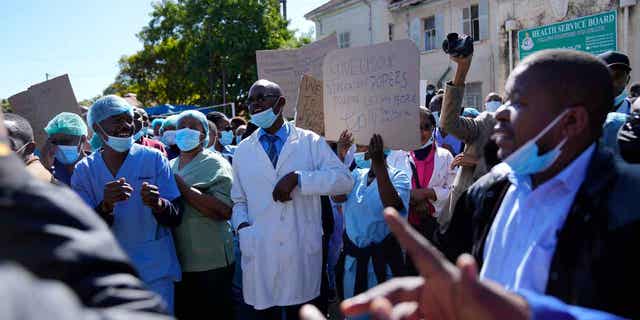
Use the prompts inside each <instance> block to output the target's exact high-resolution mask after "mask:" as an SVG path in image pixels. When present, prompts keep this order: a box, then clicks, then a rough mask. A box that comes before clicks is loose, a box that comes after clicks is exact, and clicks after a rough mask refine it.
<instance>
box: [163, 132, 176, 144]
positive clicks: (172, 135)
mask: <svg viewBox="0 0 640 320" xmlns="http://www.w3.org/2000/svg"><path fill="white" fill-rule="evenodd" d="M160 140H161V141H162V143H164V144H165V145H166V146H172V145H175V144H176V131H175V130H169V131H165V132H164V133H163V134H162V137H161V138H160Z"/></svg>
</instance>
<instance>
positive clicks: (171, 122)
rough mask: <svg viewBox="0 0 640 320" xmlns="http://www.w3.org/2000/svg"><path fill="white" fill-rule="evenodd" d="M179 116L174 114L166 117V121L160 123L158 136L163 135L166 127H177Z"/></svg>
mask: <svg viewBox="0 0 640 320" xmlns="http://www.w3.org/2000/svg"><path fill="white" fill-rule="evenodd" d="M179 116H180V115H179V114H174V115H172V116H168V117H167V118H166V119H164V121H162V127H160V134H162V133H164V130H165V129H166V128H167V127H170V126H172V127H176V128H177V127H178V117H179Z"/></svg>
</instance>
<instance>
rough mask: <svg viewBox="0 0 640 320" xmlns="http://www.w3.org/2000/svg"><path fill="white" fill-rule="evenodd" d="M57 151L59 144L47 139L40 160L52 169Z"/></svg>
mask: <svg viewBox="0 0 640 320" xmlns="http://www.w3.org/2000/svg"><path fill="white" fill-rule="evenodd" d="M57 151H58V146H57V145H55V144H53V143H51V140H50V139H47V141H46V142H45V143H44V146H42V150H40V162H42V165H43V166H44V167H45V168H47V169H50V168H51V167H52V166H53V159H54V158H55V156H56V152H57Z"/></svg>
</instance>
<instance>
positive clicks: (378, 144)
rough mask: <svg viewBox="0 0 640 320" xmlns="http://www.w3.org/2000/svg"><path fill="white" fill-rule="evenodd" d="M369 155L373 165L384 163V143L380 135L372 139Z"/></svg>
mask: <svg viewBox="0 0 640 320" xmlns="http://www.w3.org/2000/svg"><path fill="white" fill-rule="evenodd" d="M368 154H369V158H370V159H371V162H372V163H378V164H379V163H384V142H383V141H382V136H380V135H379V134H374V135H373V137H371V141H370V142H369V151H368Z"/></svg>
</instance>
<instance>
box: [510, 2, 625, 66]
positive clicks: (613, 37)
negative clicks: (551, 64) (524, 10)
mask: <svg viewBox="0 0 640 320" xmlns="http://www.w3.org/2000/svg"><path fill="white" fill-rule="evenodd" d="M617 20H618V14H617V11H615V10H613V11H609V12H604V13H599V14H595V15H592V16H587V17H582V18H578V19H574V20H568V21H562V22H558V23H553V24H548V25H546V26H541V27H537V28H531V29H525V30H520V31H519V32H518V47H519V48H520V59H523V58H525V57H526V56H528V55H530V54H532V53H534V52H536V51H540V50H544V49H574V50H578V51H586V52H589V53H592V54H600V53H603V52H606V51H609V50H617V39H618V36H617V24H618V21H617Z"/></svg>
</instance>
